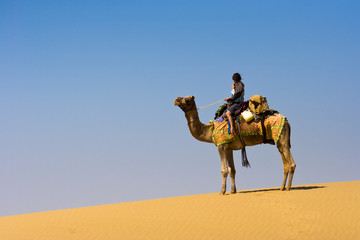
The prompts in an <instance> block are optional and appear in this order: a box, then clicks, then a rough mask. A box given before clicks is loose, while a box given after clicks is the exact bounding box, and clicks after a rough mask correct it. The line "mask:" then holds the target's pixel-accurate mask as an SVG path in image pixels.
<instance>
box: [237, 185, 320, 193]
mask: <svg viewBox="0 0 360 240" xmlns="http://www.w3.org/2000/svg"><path fill="white" fill-rule="evenodd" d="M319 188H326V186H297V187H291V191H299V190H302V191H305V190H314V189H319ZM274 191H276V192H278V191H280V188H268V189H257V190H249V191H247V190H245V191H239V192H237V193H256V192H274ZM291 191H290V192H291Z"/></svg>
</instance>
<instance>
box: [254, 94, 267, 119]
mask: <svg viewBox="0 0 360 240" xmlns="http://www.w3.org/2000/svg"><path fill="white" fill-rule="evenodd" d="M249 108H250V109H251V111H252V112H253V113H255V114H257V115H259V114H261V113H262V112H264V111H265V110H268V109H269V104H268V102H267V99H266V97H263V96H261V95H254V96H252V97H251V98H250V99H249Z"/></svg>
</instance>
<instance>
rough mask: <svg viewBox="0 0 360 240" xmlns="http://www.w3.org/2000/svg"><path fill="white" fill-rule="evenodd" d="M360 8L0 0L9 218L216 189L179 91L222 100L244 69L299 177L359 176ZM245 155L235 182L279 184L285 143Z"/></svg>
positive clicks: (211, 160)
mask: <svg viewBox="0 0 360 240" xmlns="http://www.w3.org/2000/svg"><path fill="white" fill-rule="evenodd" d="M359 6H360V4H359V2H358V1H341V2H340V1H306V2H304V1H222V2H221V1H51V2H49V1H31V2H30V1H0V35H1V37H0V56H1V57H0V111H1V115H0V123H1V126H2V127H1V130H0V166H1V167H0V192H1V196H2V197H1V198H0V216H7V215H14V214H23V213H31V212H39V211H49V210H57V209H65V208H75V207H85V206H93V205H102V204H110V203H119V202H126V201H138V200H146V199H156V198H163V197H174V196H182V195H192V194H202V193H210V192H218V191H220V187H221V174H220V160H219V157H218V153H217V149H216V147H215V146H214V145H212V144H206V143H201V142H198V141H196V140H195V139H193V138H192V136H191V135H190V133H189V131H188V129H187V125H186V120H185V118H184V114H183V112H182V111H180V109H178V108H177V107H174V106H173V100H174V98H175V97H178V96H186V95H195V96H196V101H197V105H198V106H203V105H207V104H210V103H213V102H216V101H218V100H220V99H223V98H225V97H228V96H229V95H230V87H231V84H232V81H231V76H232V74H233V73H234V72H240V73H241V74H242V76H243V79H244V83H245V86H246V95H245V97H246V98H249V97H251V96H252V95H254V94H260V95H264V96H266V97H267V98H268V101H269V104H270V106H271V107H272V108H274V109H277V110H279V111H280V112H281V113H282V114H283V115H285V116H286V117H287V118H288V119H289V121H290V123H291V126H292V139H291V141H292V153H293V157H294V160H295V162H296V163H297V169H296V173H295V176H294V182H293V184H295V185H301V184H315V183H324V182H336V181H351V180H359V174H358V173H359V172H360V163H359V157H358V154H357V153H356V151H357V148H358V146H359V144H358V142H357V141H358V136H359V135H360V131H359V126H357V119H358V118H359V117H360V114H359V111H357V106H358V105H359V100H358V98H357V96H358V91H359V90H358V89H359V87H360V85H359V80H360V74H359V70H358V69H359V62H360V61H359V60H360V59H359V56H360V47H359V42H360V33H359V27H358V26H359V25H360V17H359V14H358V12H359ZM219 105H220V104H219ZM219 105H218V106H219ZM216 108H217V106H214V107H212V108H208V109H204V110H201V111H200V112H199V114H200V118H201V120H202V122H204V123H207V122H208V121H209V120H211V119H212V118H213V115H214V112H215V111H216ZM247 151H248V157H249V160H250V163H251V165H252V168H251V169H244V168H242V167H241V164H240V152H236V153H235V157H236V166H237V187H238V190H245V189H251V188H265V187H278V186H280V184H281V181H282V176H283V173H282V161H281V157H280V154H279V153H278V152H277V149H276V147H274V146H270V145H259V146H254V147H251V148H250V147H249V148H248V149H247Z"/></svg>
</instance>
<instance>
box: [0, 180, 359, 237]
mask: <svg viewBox="0 0 360 240" xmlns="http://www.w3.org/2000/svg"><path fill="white" fill-rule="evenodd" d="M0 239H1V240H33V239H34V240H35V239H36V240H41V239H46V240H64V239H66V240H68V239H77V240H78V239H84V240H91V239H100V240H107V239H114V240H115V239H119V240H126V239H150V240H155V239H156V240H157V239H182V240H183V239H207V240H208V239H266V240H268V239H277V240H281V239H306V240H309V239H326V240H330V239H334V240H339V239H342V240H344V239H349V240H356V239H360V181H353V182H338V183H326V184H311V185H303V186H294V188H293V191H290V192H280V191H278V189H277V188H271V189H258V190H247V191H240V192H238V193H237V194H226V195H225V196H220V195H219V194H218V193H212V194H202V195H194V196H185V197H174V198H166V199H157V200H147V201H139V202H129V203H119V204H110V205H104V206H95V207H86V208H77V209H67V210H59V211H51V212H42V213H33V214H25V215H17V216H8V217H0Z"/></svg>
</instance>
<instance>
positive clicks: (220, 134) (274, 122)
mask: <svg viewBox="0 0 360 240" xmlns="http://www.w3.org/2000/svg"><path fill="white" fill-rule="evenodd" d="M239 120H240V128H241V136H243V137H247V136H263V135H264V134H263V130H262V126H261V122H257V123H256V122H255V121H251V122H248V123H247V122H245V120H244V119H242V118H239ZM285 120H286V117H285V116H283V115H281V114H274V115H272V116H268V117H267V118H265V120H264V126H265V129H266V139H267V140H273V141H274V142H275V143H276V142H277V141H278V140H279V137H280V134H281V132H282V129H283V127H284V123H285ZM212 123H213V124H214V130H213V133H212V135H213V140H214V142H215V144H216V146H219V145H222V144H225V143H230V142H232V141H234V140H235V136H236V135H237V134H238V129H237V127H236V129H235V131H232V133H229V132H230V131H229V128H230V124H229V123H228V121H226V120H224V118H222V117H220V118H218V119H216V120H215V121H213V122H212ZM235 125H236V126H237V124H235Z"/></svg>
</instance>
